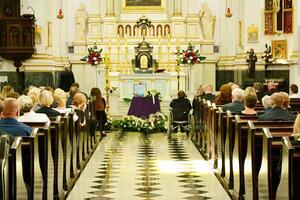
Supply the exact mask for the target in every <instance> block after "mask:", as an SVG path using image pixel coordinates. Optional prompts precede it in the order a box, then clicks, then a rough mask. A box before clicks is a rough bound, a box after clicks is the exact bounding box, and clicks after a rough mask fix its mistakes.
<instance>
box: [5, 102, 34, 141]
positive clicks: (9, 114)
mask: <svg viewBox="0 0 300 200" xmlns="http://www.w3.org/2000/svg"><path fill="white" fill-rule="evenodd" d="M19 114H20V109H19V104H18V101H17V100H16V99H14V98H6V99H5V100H4V102H3V112H2V113H1V117H2V119H1V120H0V131H1V132H6V133H9V134H10V135H12V136H29V135H30V134H31V131H32V128H31V127H30V126H27V125H26V124H23V123H21V122H19V121H18V120H17V119H18V117H19Z"/></svg>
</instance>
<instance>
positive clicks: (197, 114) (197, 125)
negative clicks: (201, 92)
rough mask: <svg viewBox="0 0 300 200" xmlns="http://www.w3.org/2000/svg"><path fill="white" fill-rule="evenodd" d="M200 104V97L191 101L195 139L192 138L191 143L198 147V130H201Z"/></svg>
mask: <svg viewBox="0 0 300 200" xmlns="http://www.w3.org/2000/svg"><path fill="white" fill-rule="evenodd" d="M201 104H202V100H201V98H200V97H197V98H194V100H193V114H194V120H195V137H193V138H192V141H193V143H194V144H195V145H196V146H197V147H198V146H199V144H200V143H199V140H200V128H201V121H200V120H201Z"/></svg>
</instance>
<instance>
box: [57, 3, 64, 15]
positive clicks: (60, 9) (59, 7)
mask: <svg viewBox="0 0 300 200" xmlns="http://www.w3.org/2000/svg"><path fill="white" fill-rule="evenodd" d="M57 7H58V9H57V10H58V13H57V18H58V19H62V18H64V14H63V10H62V9H63V8H62V0H58V4H57Z"/></svg>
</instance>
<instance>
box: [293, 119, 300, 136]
mask: <svg viewBox="0 0 300 200" xmlns="http://www.w3.org/2000/svg"><path fill="white" fill-rule="evenodd" d="M293 136H294V137H295V139H297V140H299V139H300V114H298V115H297V117H296V120H295V123H294V130H293Z"/></svg>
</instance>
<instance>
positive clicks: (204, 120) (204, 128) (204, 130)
mask: <svg viewBox="0 0 300 200" xmlns="http://www.w3.org/2000/svg"><path fill="white" fill-rule="evenodd" d="M207 106H208V105H207V101H206V100H205V99H203V101H202V114H201V115H202V122H201V123H202V132H201V134H200V137H201V144H200V152H201V153H202V155H203V156H204V159H207V155H206V152H207V149H208V147H207V143H206V142H207V135H206V133H207V129H208V125H207V110H208V109H207Z"/></svg>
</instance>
